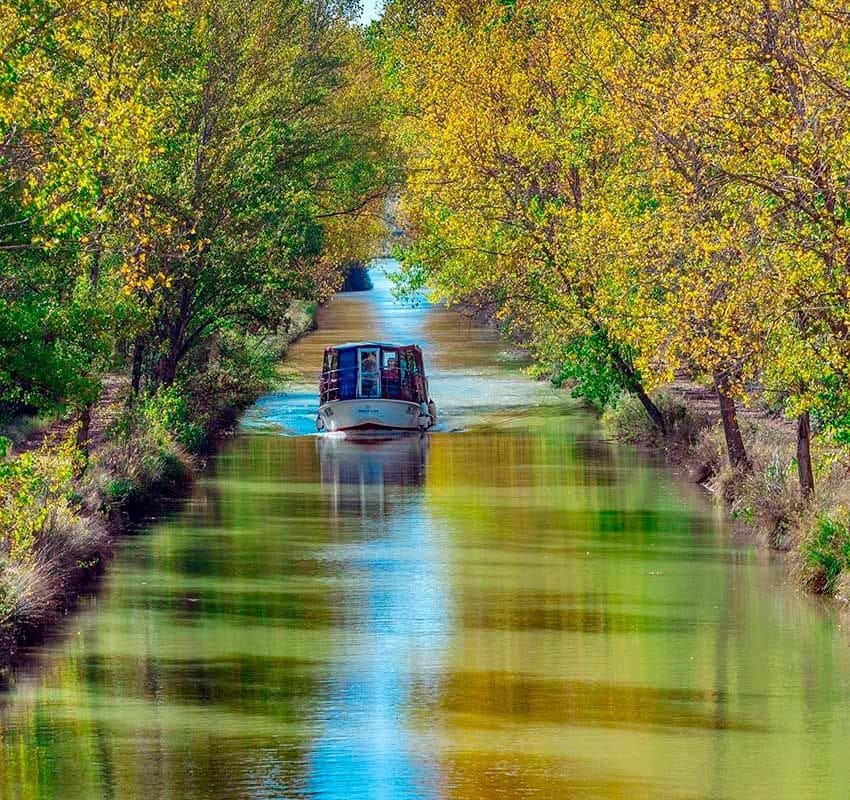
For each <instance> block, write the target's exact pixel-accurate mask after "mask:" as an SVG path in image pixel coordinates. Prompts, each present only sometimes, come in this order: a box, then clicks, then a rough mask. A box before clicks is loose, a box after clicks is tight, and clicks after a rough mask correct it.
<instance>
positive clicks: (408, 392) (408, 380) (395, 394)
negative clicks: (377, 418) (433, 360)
mask: <svg viewBox="0 0 850 800" xmlns="http://www.w3.org/2000/svg"><path fill="white" fill-rule="evenodd" d="M360 373H361V370H360V369H359V368H358V367H346V368H343V369H331V370H325V371H324V372H323V373H322V378H321V381H320V384H319V394H320V396H321V402H322V405H324V404H325V403H332V402H334V401H335V400H340V399H345V400H353V399H355V398H356V397H358V395H357V391H356V387H357V384H358V375H359V374H360ZM369 375H378V376H380V381H379V387H380V394H378V395H375V399H381V398H383V399H387V400H407V401H409V402H416V403H421V402H424V401H425V400H427V398H426V397H425V394H426V392H425V380H424V378H423V376H422V375H421V374H419V373H418V372H413V371H411V370H407V369H403V368H402V369H400V368H399V367H386V368H384V369H377V370H369V371H368V372H367V371H363V372H362V377H361V378H360V383H361V385H362V384H363V382H364V379H365V380H368V376H369ZM344 383H348V384H350V385H353V386H354V387H355V391H354V392H353V393H352V394H351V397H345V398H340V386H341V384H344ZM346 394H348V392H346ZM363 396H364V397H370V396H371V395H363Z"/></svg>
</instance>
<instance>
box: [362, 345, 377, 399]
mask: <svg viewBox="0 0 850 800" xmlns="http://www.w3.org/2000/svg"><path fill="white" fill-rule="evenodd" d="M360 389H361V392H362V394H363V397H375V396H376V395H377V389H378V358H377V356H376V355H375V353H374V352H369V353H366V354H365V355H364V356H363V360H362V361H361V362H360Z"/></svg>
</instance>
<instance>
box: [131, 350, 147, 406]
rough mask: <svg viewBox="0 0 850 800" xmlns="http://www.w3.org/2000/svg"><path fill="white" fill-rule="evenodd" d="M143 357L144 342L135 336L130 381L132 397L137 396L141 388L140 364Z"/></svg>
mask: <svg viewBox="0 0 850 800" xmlns="http://www.w3.org/2000/svg"><path fill="white" fill-rule="evenodd" d="M144 356H145V345H144V342H143V341H142V337H141V336H137V337H136V341H135V342H134V343H133V372H132V377H131V379H130V388H131V389H132V396H133V397H135V396H136V395H138V393H139V390H140V389H141V388H142V363H143V360H144Z"/></svg>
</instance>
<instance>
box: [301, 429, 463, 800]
mask: <svg viewBox="0 0 850 800" xmlns="http://www.w3.org/2000/svg"><path fill="white" fill-rule="evenodd" d="M428 445H429V437H428V435H427V434H413V435H401V436H385V437H382V438H371V439H365V438H362V437H360V438H342V437H330V436H328V437H322V438H320V439H319V440H318V442H317V449H318V452H319V458H320V464H321V478H322V487H323V490H324V492H325V494H326V495H327V496H328V497H329V498H330V503H331V517H332V518H333V519H334V520H336V523H337V526H339V527H340V528H346V525H347V524H348V527H349V528H352V529H353V530H354V531H356V532H355V533H354V535H353V536H352V537H351V538H350V539H347V540H346V541H347V544H345V545H343V546H342V547H340V546H338V545H337V546H334V547H333V548H329V550H328V553H327V558H328V560H329V561H332V562H333V572H334V573H337V574H348V575H357V576H358V582H359V584H360V586H361V589H360V590H359V591H358V593H357V594H356V595H354V596H349V597H347V598H346V599H345V600H344V602H343V604H342V605H341V606H340V608H339V613H340V619H339V624H340V625H344V626H345V628H346V630H349V631H351V632H352V633H353V634H354V635H353V636H351V637H350V638H349V639H348V640H347V642H346V644H345V650H346V657H345V658H343V659H342V660H341V661H340V662H339V668H338V670H337V671H335V672H334V674H333V676H332V677H331V679H330V681H329V684H328V687H327V696H326V697H325V699H324V701H323V703H322V710H321V712H320V717H321V728H322V730H321V733H320V734H319V736H318V737H317V739H316V742H315V745H314V747H313V750H312V752H311V755H310V759H309V765H310V766H309V780H308V782H307V786H308V790H309V792H310V793H311V794H312V795H313V796H314V797H315V798H317V800H337V799H338V800H355V799H356V798H364V800H366V799H367V798H368V799H371V798H393V799H395V798H399V799H400V798H405V800H417V798H423V800H424V798H432V797H433V798H436V797H439V796H441V795H440V789H439V787H440V780H439V776H440V770H439V765H438V764H436V763H434V762H433V760H430V759H425V758H423V757H422V750H421V748H422V744H423V737H422V735H421V733H419V732H417V731H415V730H413V729H412V727H411V726H412V719H411V714H412V712H413V711H414V709H416V708H420V709H421V706H422V687H423V684H424V685H425V686H430V687H432V690H433V691H435V687H436V686H437V684H438V682H439V675H440V674H441V672H442V669H443V661H444V651H445V648H446V643H447V640H448V637H449V633H450V630H451V628H452V625H453V622H452V610H451V602H450V590H449V585H448V575H447V572H448V566H447V564H446V561H445V556H446V546H445V541H444V538H445V535H446V534H445V531H444V528H443V526H442V525H440V524H438V523H437V522H436V521H435V520H433V519H432V518H431V516H430V514H429V509H428V508H427V506H426V505H425V502H424V495H423V490H422V487H423V484H424V481H425V474H426V465H427V457H428ZM414 687H415V688H416V689H417V695H418V702H417V703H416V704H414V702H413V698H412V696H411V693H412V691H413V689H414ZM425 705H427V702H426V703H425Z"/></svg>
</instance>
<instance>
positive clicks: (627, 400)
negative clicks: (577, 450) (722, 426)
mask: <svg viewBox="0 0 850 800" xmlns="http://www.w3.org/2000/svg"><path fill="white" fill-rule="evenodd" d="M653 400H654V402H655V404H656V405H657V406H658V410H659V411H660V412H661V414H662V416H663V417H664V422H665V423H666V425H667V437H666V442H665V439H664V437H663V436H662V434H661V432H660V431H659V430H658V428H657V427H656V426H655V425H654V424H653V422H652V420H650V418H649V416H648V415H647V413H646V410H645V409H644V407H643V405H642V404H641V402H640V400H638V398H637V397H635V396H634V395H632V394H629V393H628V392H622V393H620V394H618V395H617V396H616V397H614V398H613V399H612V400H611V401H610V402H609V403H608V405H607V406H606V407H605V411H604V412H603V414H602V422H603V424H604V425H605V426H606V427H607V428H608V429H609V430H610V431H611V433H612V434H613V435H614V436H615V437H616V438H617V439H619V440H620V441H624V442H630V443H632V444H643V445H652V446H658V445H661V444H665V445H666V446H667V447H671V446H676V447H684V448H690V447H693V446H694V445H696V444H697V443H698V442H699V441H700V439H701V437H702V436H703V435H704V433H705V431H706V430H708V429H709V428H710V427H711V420H710V419H709V417H708V416H707V415H706V414H703V413H702V412H698V411H693V410H692V409H689V408H688V407H687V406H686V405H684V404H683V403H680V402H679V401H677V400H675V399H673V398H671V397H667V396H666V395H658V396H656V397H655V398H653Z"/></svg>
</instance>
